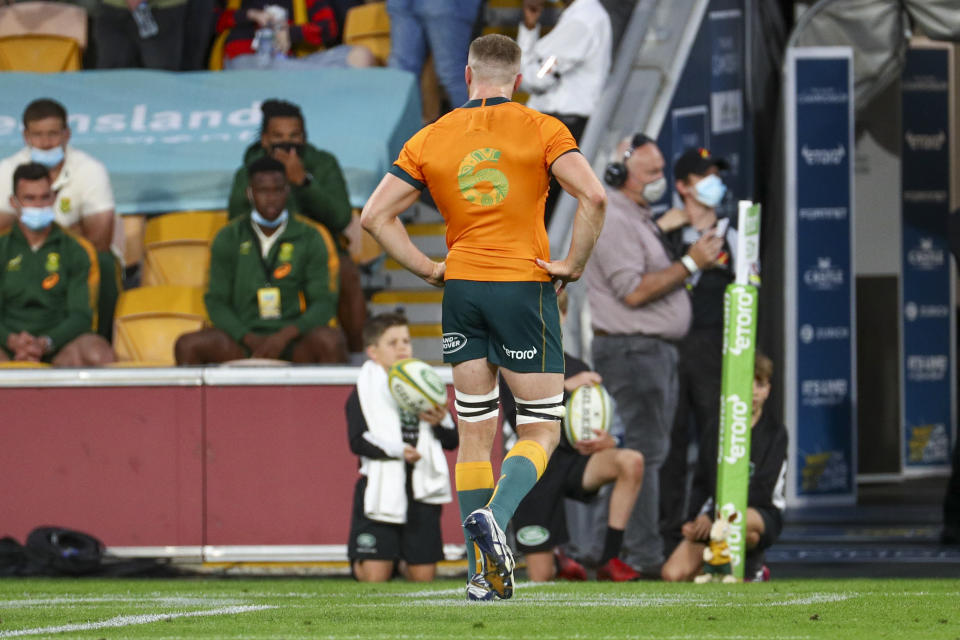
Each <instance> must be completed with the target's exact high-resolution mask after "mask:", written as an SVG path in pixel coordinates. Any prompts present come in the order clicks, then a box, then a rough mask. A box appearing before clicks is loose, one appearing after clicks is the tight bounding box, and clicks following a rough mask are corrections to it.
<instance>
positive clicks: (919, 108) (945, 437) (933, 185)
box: [900, 46, 955, 475]
mask: <svg viewBox="0 0 960 640" xmlns="http://www.w3.org/2000/svg"><path fill="white" fill-rule="evenodd" d="M950 55H951V50H950V49H949V48H947V47H945V46H944V47H938V48H919V49H910V50H909V51H908V53H907V60H906V65H905V67H904V70H903V82H902V85H901V87H902V92H903V138H902V176H903V183H902V188H903V217H902V221H903V234H902V237H901V241H902V250H901V265H902V279H901V286H900V291H901V306H900V309H901V316H900V317H901V325H900V326H901V331H902V334H901V335H902V336H903V338H902V349H901V354H902V362H901V372H902V384H901V393H902V395H901V407H902V412H903V416H902V423H901V424H902V445H903V446H902V462H903V471H904V473H906V474H908V475H916V474H925V473H931V472H939V471H941V470H945V469H948V468H949V465H950V450H951V449H950V441H951V430H952V425H953V424H954V418H953V414H954V405H953V397H954V388H955V386H954V384H953V379H954V378H953V375H954V362H953V361H954V358H953V356H952V354H953V353H954V350H953V348H952V344H953V334H952V331H951V327H953V323H954V320H953V318H954V307H953V305H952V304H951V269H952V267H951V264H950V249H949V246H948V244H947V219H948V217H949V216H950V168H951V167H950V91H949V89H950V87H949V84H950Z"/></svg>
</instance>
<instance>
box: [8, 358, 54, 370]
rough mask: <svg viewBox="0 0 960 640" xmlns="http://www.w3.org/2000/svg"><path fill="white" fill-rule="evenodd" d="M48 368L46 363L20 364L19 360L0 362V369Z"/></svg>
mask: <svg viewBox="0 0 960 640" xmlns="http://www.w3.org/2000/svg"><path fill="white" fill-rule="evenodd" d="M49 366H50V365H49V364H47V363H46V362H22V361H20V360H7V361H4V362H0V369H46V368H48V367H49Z"/></svg>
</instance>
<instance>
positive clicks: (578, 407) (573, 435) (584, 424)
mask: <svg viewBox="0 0 960 640" xmlns="http://www.w3.org/2000/svg"><path fill="white" fill-rule="evenodd" d="M612 422H613V398H612V397H610V393H609V392H608V391H607V390H606V389H604V388H603V385H599V384H588V385H584V386H582V387H577V388H576V389H574V390H573V391H572V392H570V397H569V398H567V415H566V417H565V418H564V421H563V431H564V434H565V435H566V436H567V440H568V441H569V442H570V444H576V443H577V442H579V441H580V440H587V439H590V438H596V437H597V434H596V433H594V429H600V430H601V431H609V430H610V424H611V423H612Z"/></svg>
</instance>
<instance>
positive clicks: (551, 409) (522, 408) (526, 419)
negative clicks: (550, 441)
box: [517, 393, 567, 426]
mask: <svg viewBox="0 0 960 640" xmlns="http://www.w3.org/2000/svg"><path fill="white" fill-rule="evenodd" d="M566 412H567V410H566V407H564V406H563V394H562V393H561V394H559V395H556V396H550V397H549V398H541V399H540V400H521V399H520V398H517V426H519V425H521V424H528V423H530V422H552V421H555V420H562V419H563V416H564V414H566Z"/></svg>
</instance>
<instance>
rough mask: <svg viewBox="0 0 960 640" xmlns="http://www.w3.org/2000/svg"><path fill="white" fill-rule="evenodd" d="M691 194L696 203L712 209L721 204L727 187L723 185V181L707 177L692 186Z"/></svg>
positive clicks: (710, 176)
mask: <svg viewBox="0 0 960 640" xmlns="http://www.w3.org/2000/svg"><path fill="white" fill-rule="evenodd" d="M693 193H694V196H693V197H694V198H696V199H697V202H699V203H700V204H702V205H703V206H705V207H710V208H711V209H714V208H716V206H717V205H718V204H720V203H721V202H723V196H724V195H726V193H727V185H725V184H723V180H721V179H720V178H719V177H718V176H716V175H709V176H707V177H706V178H703V179H701V180H700V181H699V182H697V184H695V185H693Z"/></svg>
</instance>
